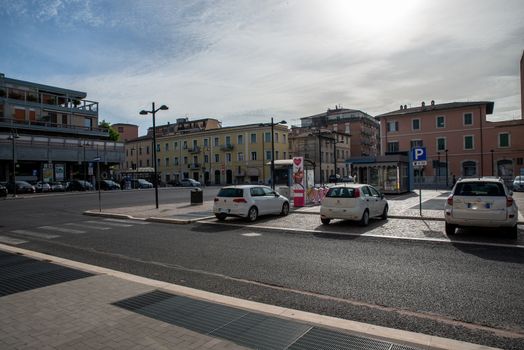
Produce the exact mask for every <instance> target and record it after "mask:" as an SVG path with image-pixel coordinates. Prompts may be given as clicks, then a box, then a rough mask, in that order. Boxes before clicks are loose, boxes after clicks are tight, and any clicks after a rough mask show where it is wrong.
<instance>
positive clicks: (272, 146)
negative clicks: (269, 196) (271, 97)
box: [260, 118, 287, 190]
mask: <svg viewBox="0 0 524 350" xmlns="http://www.w3.org/2000/svg"><path fill="white" fill-rule="evenodd" d="M278 124H287V122H286V121H285V120H282V121H279V122H277V123H275V122H274V121H273V118H271V123H262V124H260V126H271V188H272V189H273V190H274V189H275V132H274V128H275V125H278ZM263 166H264V165H262V167H263Z"/></svg>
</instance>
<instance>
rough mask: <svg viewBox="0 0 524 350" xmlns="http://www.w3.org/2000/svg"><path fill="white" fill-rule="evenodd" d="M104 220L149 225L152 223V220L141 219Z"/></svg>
mask: <svg viewBox="0 0 524 350" xmlns="http://www.w3.org/2000/svg"><path fill="white" fill-rule="evenodd" d="M104 221H110V222H119V223H121V224H131V225H149V224H150V222H147V221H141V220H122V219H104Z"/></svg>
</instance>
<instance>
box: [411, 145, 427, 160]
mask: <svg viewBox="0 0 524 350" xmlns="http://www.w3.org/2000/svg"><path fill="white" fill-rule="evenodd" d="M411 152H412V156H413V160H414V161H419V160H426V147H417V148H413V149H412V150H411Z"/></svg>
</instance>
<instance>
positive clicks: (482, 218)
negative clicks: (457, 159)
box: [444, 177, 518, 238]
mask: <svg viewBox="0 0 524 350" xmlns="http://www.w3.org/2000/svg"><path fill="white" fill-rule="evenodd" d="M511 195H512V193H511V192H510V191H509V190H508V189H507V187H506V185H504V181H503V180H502V179H496V178H489V177H481V178H476V179H462V180H459V181H458V182H457V183H456V184H455V187H453V190H452V191H451V195H450V196H449V197H448V200H447V201H446V205H445V208H444V217H445V219H446V234H447V235H453V234H455V229H456V228H457V227H459V226H472V227H507V228H508V229H509V233H510V234H511V236H512V237H514V238H517V219H518V208H517V204H516V203H515V201H514V200H513V197H511Z"/></svg>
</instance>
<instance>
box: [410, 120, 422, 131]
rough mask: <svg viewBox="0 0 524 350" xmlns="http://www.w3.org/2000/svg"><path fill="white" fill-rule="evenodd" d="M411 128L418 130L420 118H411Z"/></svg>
mask: <svg viewBox="0 0 524 350" xmlns="http://www.w3.org/2000/svg"><path fill="white" fill-rule="evenodd" d="M411 130H420V119H411Z"/></svg>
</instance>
